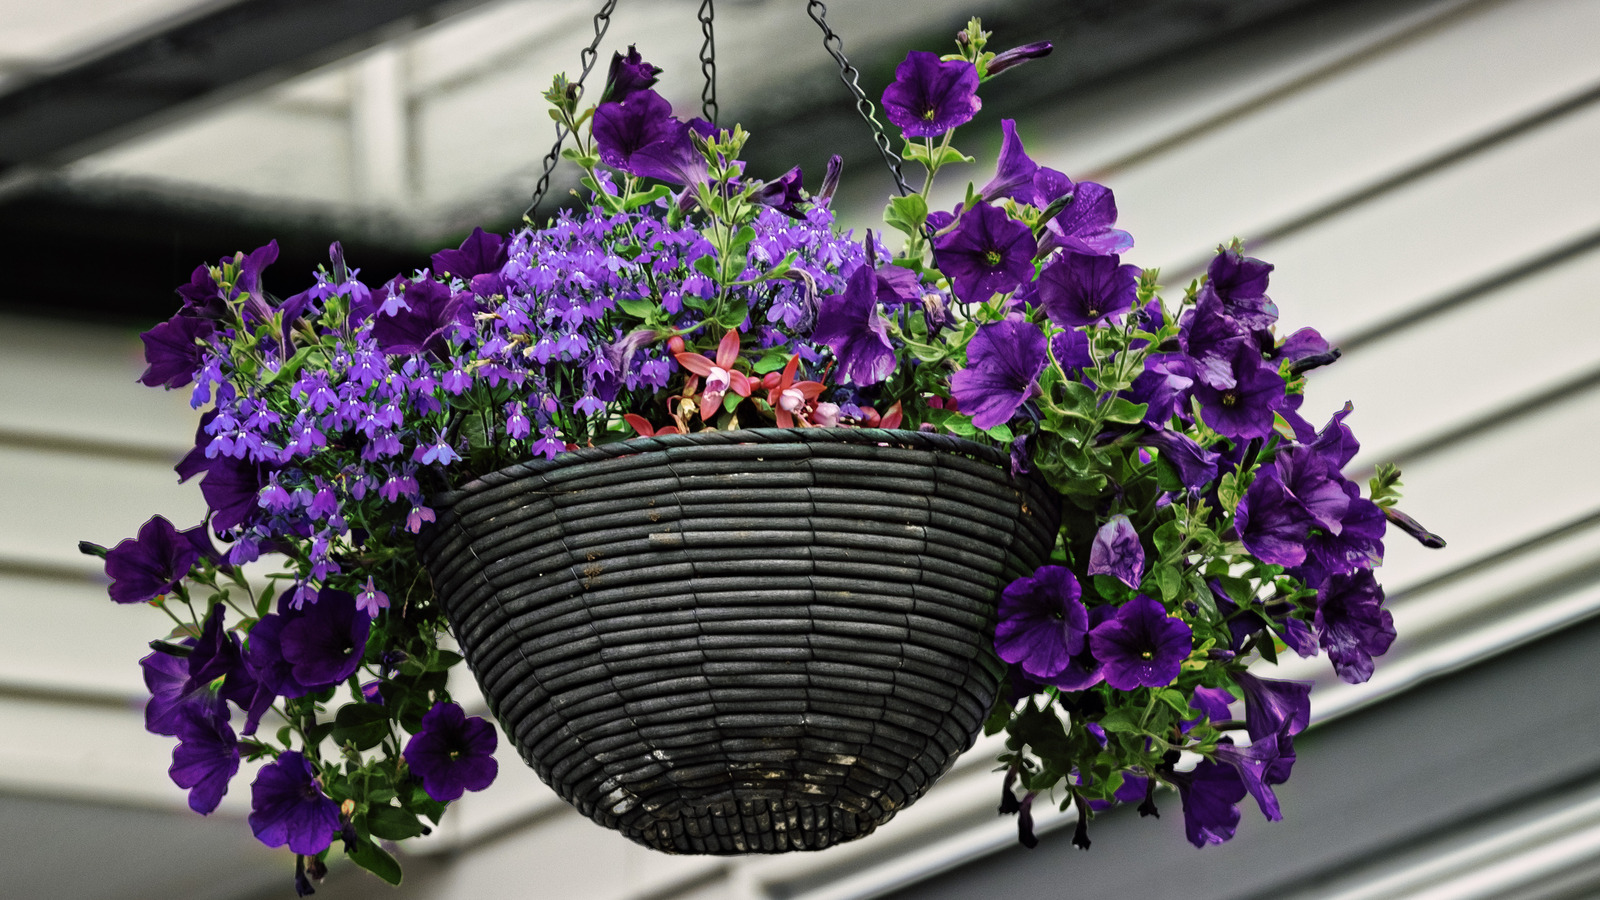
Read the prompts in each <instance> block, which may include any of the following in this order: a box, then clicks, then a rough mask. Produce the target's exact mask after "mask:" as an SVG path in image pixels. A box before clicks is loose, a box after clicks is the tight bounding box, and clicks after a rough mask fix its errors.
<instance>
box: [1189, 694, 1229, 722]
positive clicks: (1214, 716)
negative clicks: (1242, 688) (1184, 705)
mask: <svg viewBox="0 0 1600 900" xmlns="http://www.w3.org/2000/svg"><path fill="white" fill-rule="evenodd" d="M1232 703H1233V693H1232V692H1231V691H1229V690H1228V689H1227V688H1208V687H1197V688H1195V689H1194V697H1193V698H1191V699H1190V700H1189V705H1190V706H1191V707H1193V708H1194V709H1195V710H1196V711H1198V712H1199V713H1200V714H1201V715H1203V716H1205V717H1206V718H1207V719H1210V720H1211V721H1213V722H1226V721H1228V719H1229V718H1230V717H1231V716H1232V714H1231V713H1230V712H1228V707H1229V705H1230V704H1232ZM1195 721H1199V720H1198V719H1197V720H1195Z"/></svg>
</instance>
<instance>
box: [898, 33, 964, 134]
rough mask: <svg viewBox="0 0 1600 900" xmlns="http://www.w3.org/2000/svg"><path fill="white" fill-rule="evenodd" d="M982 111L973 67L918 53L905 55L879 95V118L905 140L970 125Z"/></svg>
mask: <svg viewBox="0 0 1600 900" xmlns="http://www.w3.org/2000/svg"><path fill="white" fill-rule="evenodd" d="M982 107H983V101H981V100H979V99H978V68H977V67H976V66H974V65H973V64H972V63H970V62H967V61H966V60H964V59H951V60H941V59H940V58H939V55H938V54H937V53H928V52H925V51H921V50H913V51H911V52H910V53H907V54H906V58H905V60H904V61H903V62H901V63H900V65H898V66H895V69H894V81H893V82H892V83H891V84H890V85H889V86H888V87H887V88H884V91H883V114H884V115H885V116H886V117H887V118H888V119H889V121H890V122H893V123H894V124H895V125H896V126H898V127H899V128H900V130H901V131H902V132H904V134H905V136H906V137H907V138H914V137H938V136H940V135H942V134H944V133H945V132H947V131H949V130H951V129H952V128H956V127H958V126H961V125H965V124H966V123H968V122H970V121H972V117H973V116H975V115H977V114H978V110H979V109H981V108H982Z"/></svg>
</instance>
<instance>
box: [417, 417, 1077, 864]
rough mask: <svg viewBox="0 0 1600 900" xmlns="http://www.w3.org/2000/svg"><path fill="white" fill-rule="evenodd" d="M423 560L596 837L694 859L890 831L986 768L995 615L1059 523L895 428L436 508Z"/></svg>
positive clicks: (1011, 486) (783, 433)
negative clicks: (944, 787)
mask: <svg viewBox="0 0 1600 900" xmlns="http://www.w3.org/2000/svg"><path fill="white" fill-rule="evenodd" d="M436 504H437V505H436V511H437V514H438V522H437V523H436V524H435V525H434V526H433V527H432V528H430V529H429V530H427V531H426V532H424V534H423V535H422V537H421V541H420V547H421V550H422V555H423V558H424V560H425V562H426V565H427V567H428V570H429V572H430V574H431V575H432V577H433V584H434V589H435V591H436V592H437V594H438V596H439V598H440V599H441V601H442V602H443V604H444V606H445V608H446V610H447V611H448V614H449V616H450V620H451V624H452V627H453V630H454V632H455V634H456V637H457V639H458V640H459V642H460V644H461V647H462V652H463V653H464V655H465V656H466V660H467V663H468V664H469V665H470V666H471V668H472V671H473V672H474V673H475V674H476V676H477V678H478V683H479V685H480V686H481V687H482V689H483V693H484V696H485V697H487V698H488V701H489V705H490V708H491V709H492V711H493V712H494V714H495V716H496V717H497V718H498V719H499V721H500V723H501V726H502V728H503V729H504V731H505V733H506V734H507V735H508V736H509V737H510V740H511V741H512V743H513V744H515V745H516V747H517V749H518V750H519V751H520V752H521V754H522V757H523V759H524V760H525V761H526V762H527V763H528V765H529V766H531V767H532V768H533V769H534V770H535V771H536V772H538V773H539V777H541V778H543V779H544V780H545V781H546V782H547V783H548V784H549V785H550V786H551V787H553V788H554V789H555V790H556V792H557V793H559V794H560V795H561V796H562V797H563V798H565V799H566V800H567V801H568V802H570V803H571V804H572V805H574V806H576V807H577V808H578V809H579V810H580V811H581V812H583V813H584V814H585V815H587V816H589V817H591V818H593V819H594V820H595V821H596V822H599V823H600V824H602V825H605V826H606V827H608V828H615V829H617V830H618V831H621V832H622V833H623V834H624V835H626V836H628V837H629V838H630V839H632V840H634V841H637V842H639V843H642V844H645V845H647V846H650V847H654V848H656V849H658V850H664V851H669V852H675V853H707V854H731V853H750V852H762V853H777V852H783V851H787V850H817V849H822V848H824V847H829V846H832V845H833V844H837V843H840V842H842V841H848V840H852V839H854V838H858V837H861V836H862V835H865V834H867V833H869V832H871V831H872V830H873V829H874V828H876V827H877V826H878V825H880V824H882V823H883V822H885V821H887V820H888V819H889V818H890V817H892V816H893V815H894V814H895V813H896V812H897V811H899V810H900V809H901V808H903V807H905V806H907V805H909V804H910V803H911V802H912V801H914V800H915V799H916V798H917V797H918V796H920V795H921V794H922V793H923V792H924V791H925V790H927V788H928V787H929V786H930V785H931V784H932V783H933V782H934V780H935V779H937V778H938V777H939V776H940V775H941V774H942V773H944V772H945V771H946V770H947V769H948V768H949V767H950V765H951V763H952V762H953V761H954V760H955V758H956V756H957V755H958V754H960V753H961V752H962V751H964V750H966V749H967V748H968V747H970V746H971V745H972V742H973V740H974V739H975V737H976V735H977V732H978V730H979V728H980V727H981V726H982V724H983V721H984V718H985V716H986V715H987V714H988V712H989V708H990V705H991V704H992V703H993V701H994V697H995V692H996V690H997V687H998V684H999V681H1000V678H1001V675H1002V673H1003V665H1002V664H1001V663H1000V662H999V660H998V659H997V658H996V657H995V655H994V652H993V650H992V646H991V637H992V634H993V627H994V618H995V598H996V597H997V596H998V594H999V591H1000V589H1001V588H1002V587H1004V585H1005V584H1006V583H1008V582H1009V581H1010V580H1012V579H1014V578H1016V577H1018V576H1021V575H1025V574H1030V573H1031V572H1032V571H1033V570H1034V569H1035V568H1036V567H1037V566H1039V565H1040V564H1042V563H1043V562H1045V561H1046V560H1047V558H1048V557H1049V554H1050V549H1051V546H1052V543H1053V540H1054V535H1055V531H1056V527H1057V522H1058V518H1059V517H1058V513H1057V506H1056V501H1055V500H1054V499H1053V497H1052V495H1051V494H1050V493H1049V491H1048V489H1046V488H1044V487H1042V486H1041V485H1039V484H1038V483H1037V482H1035V481H1033V480H1030V479H1014V478H1013V477H1012V476H1011V474H1010V469H1009V462H1008V460H1007V459H1006V458H1005V456H1004V454H1003V453H1001V452H1000V451H996V450H994V449H992V448H989V447H983V446H980V445H977V444H974V443H972V442H969V441H965V440H962V439H960V438H954V437H951V436H948V435H936V434H929V433H922V432H907V431H884V430H877V429H852V428H829V429H824V428H813V429H792V430H791V429H775V428H773V429H754V430H742V431H735V432H706V433H699V434H692V435H669V436H660V437H653V438H639V439H635V440H630V441H626V442H621V443H615V444H608V445H605V446H602V447H596V448H592V449H586V450H580V451H576V452H572V453H566V454H563V455H562V456H560V457H559V458H557V459H555V460H536V461H533V462H528V463H523V464H520V465H517V466H512V467H510V468H507V469H503V470H501V471H498V472H495V473H493V474H490V475H487V476H485V477H483V478H481V479H479V480H477V481H474V482H472V483H470V484H468V485H466V486H464V487H463V488H461V489H460V490H456V491H450V492H447V493H445V494H444V495H442V496H440V497H438V498H436Z"/></svg>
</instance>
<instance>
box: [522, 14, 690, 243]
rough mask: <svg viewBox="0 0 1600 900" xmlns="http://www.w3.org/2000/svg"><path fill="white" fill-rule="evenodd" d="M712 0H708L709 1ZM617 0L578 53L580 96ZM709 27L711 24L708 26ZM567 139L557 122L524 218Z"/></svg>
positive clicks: (547, 181) (547, 184) (599, 17)
mask: <svg viewBox="0 0 1600 900" xmlns="http://www.w3.org/2000/svg"><path fill="white" fill-rule="evenodd" d="M709 2H710V0H707V3H709ZM616 8H617V0H606V2H605V3H604V4H602V5H601V7H600V11H599V12H597V13H595V14H594V40H592V41H590V42H589V46H587V47H585V48H583V50H582V51H580V52H579V54H578V60H579V62H581V63H582V64H583V72H582V74H580V75H579V76H578V83H577V85H576V88H577V94H578V97H579V98H580V99H581V98H582V97H583V83H584V81H585V80H587V79H588V77H589V70H591V69H593V68H594V63H595V60H596V59H598V58H599V57H600V50H599V48H600V41H601V39H602V38H604V37H605V36H606V29H608V28H610V27H611V14H612V13H613V12H615V11H616ZM708 27H709V26H708ZM566 140H567V128H566V126H565V125H562V124H560V123H557V124H556V142H555V145H554V146H552V147H551V148H550V152H549V153H546V154H545V155H544V172H542V173H541V174H540V175H539V183H538V184H537V185H536V186H535V187H534V189H533V202H531V203H529V204H528V208H527V209H525V210H523V211H522V217H523V218H525V219H526V218H532V216H533V211H534V210H535V209H538V208H539V201H541V200H543V199H544V194H545V191H548V190H549V189H550V173H551V172H554V171H555V169H556V162H557V161H558V160H560V159H561V145H562V144H563V143H564V142H565V141H566Z"/></svg>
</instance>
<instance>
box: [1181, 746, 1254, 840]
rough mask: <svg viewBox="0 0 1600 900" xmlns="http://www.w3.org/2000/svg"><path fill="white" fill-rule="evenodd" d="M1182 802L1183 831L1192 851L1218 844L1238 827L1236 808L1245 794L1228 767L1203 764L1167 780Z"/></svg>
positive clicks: (1205, 762)
mask: <svg viewBox="0 0 1600 900" xmlns="http://www.w3.org/2000/svg"><path fill="white" fill-rule="evenodd" d="M1168 777H1169V778H1170V779H1171V781H1172V782H1173V783H1174V784H1176V785H1177V787H1178V799H1179V800H1181V801H1182V802H1183V830H1184V834H1185V836H1187V837H1188V838H1189V843H1191V844H1193V845H1195V846H1196V847H1204V846H1205V845H1207V844H1221V843H1224V842H1226V841H1228V840H1230V839H1231V838H1232V837H1233V833H1234V830H1235V829H1237V828H1238V827H1239V807H1238V806H1237V805H1236V804H1238V802H1239V801H1240V800H1243V799H1244V798H1245V795H1246V794H1247V793H1248V791H1246V790H1245V786H1244V782H1243V781H1242V780H1241V779H1240V778H1239V773H1238V772H1237V771H1235V770H1234V769H1233V768H1232V767H1231V766H1227V765H1224V764H1222V763H1215V762H1212V761H1210V760H1203V761H1201V762H1200V763H1199V764H1198V765H1196V766H1195V767H1194V769H1193V770H1192V771H1189V772H1174V773H1172V774H1171V775H1170V776H1168Z"/></svg>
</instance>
